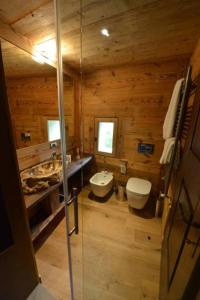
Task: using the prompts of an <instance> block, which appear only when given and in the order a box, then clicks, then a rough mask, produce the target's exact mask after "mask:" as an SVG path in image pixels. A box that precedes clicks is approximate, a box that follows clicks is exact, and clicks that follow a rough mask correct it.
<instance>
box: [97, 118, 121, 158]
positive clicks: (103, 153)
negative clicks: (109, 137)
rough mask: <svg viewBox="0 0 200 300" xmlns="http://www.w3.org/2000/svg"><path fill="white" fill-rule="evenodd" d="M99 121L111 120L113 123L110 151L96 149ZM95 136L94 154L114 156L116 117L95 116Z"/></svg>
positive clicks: (115, 148) (115, 150) (115, 147)
mask: <svg viewBox="0 0 200 300" xmlns="http://www.w3.org/2000/svg"><path fill="white" fill-rule="evenodd" d="M100 122H105V123H106V122H108V123H109V122H112V123H114V131H113V143H112V150H113V151H112V153H107V152H102V151H98V138H99V136H98V133H99V123H100ZM94 123H95V137H94V147H95V154H98V155H103V156H116V153H117V125H118V119H117V118H109V117H103V118H100V117H95V119H94Z"/></svg>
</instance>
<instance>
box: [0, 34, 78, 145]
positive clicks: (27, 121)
mask: <svg viewBox="0 0 200 300" xmlns="http://www.w3.org/2000/svg"><path fill="white" fill-rule="evenodd" d="M1 46H2V54H3V63H4V70H5V77H6V85H7V94H8V99H9V105H10V110H11V117H12V125H13V135H14V139H15V144H16V148H23V147H28V146H32V145H37V144H41V143H45V142H48V141H52V140H55V139H60V133H58V130H59V122H58V120H59V113H58V103H57V79H56V69H55V68H54V67H52V66H50V65H48V64H46V63H43V61H41V60H38V57H34V56H32V55H30V54H28V53H26V52H25V51H23V50H21V49H19V48H17V47H16V46H14V45H12V44H10V43H9V42H7V41H4V40H2V39H1ZM64 106H65V107H66V109H65V112H66V115H65V119H66V128H67V134H68V135H69V136H70V137H73V135H74V84H73V79H72V78H70V77H69V76H67V75H65V76H64ZM53 121H54V123H53Z"/></svg>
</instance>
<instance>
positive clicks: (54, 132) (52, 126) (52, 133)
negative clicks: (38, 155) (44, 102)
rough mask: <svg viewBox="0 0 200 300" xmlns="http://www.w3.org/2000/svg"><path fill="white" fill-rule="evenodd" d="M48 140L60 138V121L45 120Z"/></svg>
mask: <svg viewBox="0 0 200 300" xmlns="http://www.w3.org/2000/svg"><path fill="white" fill-rule="evenodd" d="M47 130H48V141H49V142H52V141H55V140H60V121H59V120H47Z"/></svg>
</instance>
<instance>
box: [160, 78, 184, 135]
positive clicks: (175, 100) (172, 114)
mask: <svg viewBox="0 0 200 300" xmlns="http://www.w3.org/2000/svg"><path fill="white" fill-rule="evenodd" d="M183 81H184V78H181V79H179V80H178V81H177V82H176V84H175V86H174V90H173V93H172V97H171V101H170V104H169V107H168V111H167V114H166V116H165V121H164V124H163V138H164V139H165V140H166V139H168V138H171V137H173V131H174V125H175V121H176V114H177V108H178V104H179V99H180V92H181V86H182V83H183Z"/></svg>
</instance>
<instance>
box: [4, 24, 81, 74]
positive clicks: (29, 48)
mask: <svg viewBox="0 0 200 300" xmlns="http://www.w3.org/2000/svg"><path fill="white" fill-rule="evenodd" d="M0 37H1V38H2V39H4V40H6V41H7V42H9V43H11V44H13V45H15V46H16V47H18V48H20V49H22V50H24V51H25V52H27V53H29V54H30V55H32V56H36V55H37V53H38V55H39V56H41V57H42V59H44V62H45V63H46V64H48V65H50V66H52V67H53V68H56V63H55V62H53V61H51V60H50V59H48V58H46V57H45V56H43V55H42V54H41V53H40V52H38V51H37V50H36V45H35V44H34V43H32V42H31V41H30V40H29V39H28V38H26V37H24V36H23V35H21V34H19V33H17V32H15V31H14V30H13V29H12V27H11V26H10V25H8V24H5V23H4V22H2V21H1V20H0ZM63 73H64V74H66V75H69V76H70V77H73V78H75V77H77V76H78V73H77V72H76V71H75V70H74V69H72V68H70V67H68V66H67V65H66V64H65V65H63Z"/></svg>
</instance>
